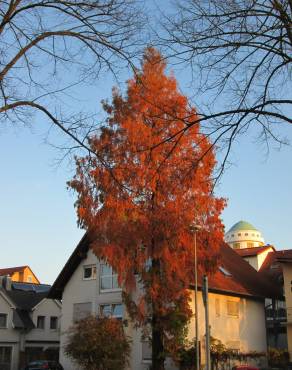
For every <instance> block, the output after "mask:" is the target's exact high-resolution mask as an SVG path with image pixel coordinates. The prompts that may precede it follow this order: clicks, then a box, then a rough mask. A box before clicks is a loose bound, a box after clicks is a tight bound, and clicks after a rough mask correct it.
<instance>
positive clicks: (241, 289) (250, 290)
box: [49, 234, 282, 299]
mask: <svg viewBox="0 0 292 370" xmlns="http://www.w3.org/2000/svg"><path fill="white" fill-rule="evenodd" d="M89 248H90V238H89V236H88V234H85V235H84V236H83V238H82V239H81V241H80V242H79V244H78V245H77V247H76V248H75V250H74V251H73V253H72V255H71V256H70V258H69V260H68V261H67V263H66V264H65V266H64V267H63V269H62V271H61V272H60V274H59V276H58V277H57V279H56V281H55V282H54V284H53V286H52V288H51V291H50V293H49V298H58V299H61V298H62V293H63V290H64V288H65V286H66V284H67V283H68V281H69V280H70V278H71V276H72V274H73V273H74V271H75V270H76V268H77V267H78V265H79V264H80V263H81V261H82V260H83V259H84V258H86V254H87V252H88V250H89ZM219 253H220V259H219V263H218V267H217V270H216V272H215V273H213V274H212V275H210V276H209V289H210V291H213V292H215V293H216V292H218V293H221V294H222V293H223V294H224V293H226V294H231V295H239V296H249V297H251V298H252V297H254V298H261V299H263V298H264V297H279V296H281V295H282V294H281V291H280V290H279V289H278V287H277V285H275V284H274V283H273V282H271V281H270V280H267V279H264V278H262V277H261V276H260V275H259V274H258V272H257V271H256V270H255V269H254V268H253V267H251V266H250V265H249V264H248V263H247V262H246V261H245V260H244V259H243V258H242V257H241V256H239V255H238V254H237V253H236V252H235V251H234V250H233V249H232V248H231V247H229V245H228V244H226V243H223V244H222V245H221V247H220V251H219ZM198 275H199V276H198V282H199V288H200V287H201V282H202V278H203V274H202V273H200V272H199V274H198Z"/></svg>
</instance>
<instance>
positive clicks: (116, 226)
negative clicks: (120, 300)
mask: <svg viewBox="0 0 292 370" xmlns="http://www.w3.org/2000/svg"><path fill="white" fill-rule="evenodd" d="M165 67H166V65H165V62H164V61H163V60H162V58H161V55H160V54H159V53H158V52H157V51H156V50H154V49H151V48H149V49H147V50H146V52H145V55H144V60H143V64H142V69H141V71H140V72H137V74H136V75H135V77H134V78H133V79H132V80H130V81H129V82H128V90H127V95H126V97H125V98H124V97H122V96H121V95H120V94H119V93H118V92H117V91H114V93H113V101H112V104H111V105H109V104H104V108H105V110H106V111H107V113H108V121H107V125H106V126H105V127H103V129H102V130H101V132H100V135H98V136H96V137H93V138H91V140H90V145H91V149H92V151H94V152H96V153H97V154H98V157H99V158H100V157H102V158H103V161H104V162H105V163H106V166H104V164H101V163H100V162H99V160H98V159H97V158H92V157H87V158H81V159H78V160H77V172H76V176H75V178H74V180H73V181H72V182H71V187H73V188H74V189H75V190H76V191H77V193H78V200H77V211H78V217H79V221H80V223H81V225H83V226H84V227H85V228H86V229H87V230H89V231H90V232H92V234H93V235H94V241H93V244H92V246H93V249H94V251H95V253H96V254H97V256H98V257H100V258H102V259H104V260H106V261H107V262H108V263H109V264H110V265H112V266H113V268H114V269H115V270H116V271H117V272H118V274H119V282H120V283H121V284H122V286H123V287H124V289H125V291H126V292H127V293H129V294H130V293H131V292H132V291H133V290H134V289H135V287H136V283H137V277H139V281H140V283H141V284H142V286H143V288H144V290H143V292H144V293H143V295H142V298H141V301H140V302H136V303H137V306H136V312H137V311H139V312H140V313H142V311H143V309H142V305H141V302H146V304H147V303H148V304H149V305H150V304H152V309H153V302H154V303H155V310H156V314H158V315H160V316H161V318H163V317H168V315H170V314H172V313H173V312H178V311H179V312H181V313H185V315H186V317H189V315H190V308H189V294H188V290H187V289H188V287H189V285H190V284H191V283H192V282H193V275H194V234H193V233H192V231H191V228H190V225H191V224H193V223H194V222H195V223H198V224H200V225H201V227H202V230H201V231H200V232H199V233H198V247H199V257H201V265H202V266H204V268H209V267H212V264H213V263H214V261H215V260H216V255H217V249H218V245H219V243H220V242H221V240H222V237H223V225H222V223H221V220H220V213H221V211H222V209H223V207H224V200H222V199H217V198H216V197H214V196H213V195H212V186H213V183H212V180H211V177H212V172H213V170H214V166H215V163H216V162H215V156H214V152H213V150H212V147H211V144H210V142H209V140H208V139H207V137H205V136H204V135H203V134H202V133H200V129H199V128H200V125H199V117H198V116H197V114H196V111H195V109H194V108H192V107H190V106H189V104H188V101H187V98H186V97H185V96H183V95H182V94H180V93H179V92H178V89H177V84H176V81H175V79H174V77H169V76H167V75H166V74H165ZM190 123H195V124H194V125H192V127H190V128H189V129H188V130H185V128H186V126H187V125H188V124H190ZM153 261H156V262H157V261H158V262H159V263H158V265H157V266H154V265H153ZM145 312H147V310H146V311H145ZM138 316H139V320H140V321H142V318H143V315H137V317H138ZM161 322H165V327H164V329H165V330H166V331H167V320H161ZM163 325H164V324H163Z"/></svg>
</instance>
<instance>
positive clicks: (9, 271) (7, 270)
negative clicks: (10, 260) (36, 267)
mask: <svg viewBox="0 0 292 370" xmlns="http://www.w3.org/2000/svg"><path fill="white" fill-rule="evenodd" d="M27 267H28V266H17V267H8V268H4V269H0V276H4V275H9V276H11V275H13V274H14V273H15V272H21V271H23V270H24V269H26V268H27Z"/></svg>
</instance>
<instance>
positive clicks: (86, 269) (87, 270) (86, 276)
mask: <svg viewBox="0 0 292 370" xmlns="http://www.w3.org/2000/svg"><path fill="white" fill-rule="evenodd" d="M92 279H96V266H95V265H85V266H83V280H92Z"/></svg>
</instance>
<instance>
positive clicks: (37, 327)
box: [36, 315, 46, 330]
mask: <svg viewBox="0 0 292 370" xmlns="http://www.w3.org/2000/svg"><path fill="white" fill-rule="evenodd" d="M40 317H42V318H43V320H44V321H43V323H44V325H43V327H42V328H41V327H39V326H38V324H39V318H40ZM45 328H46V316H44V315H38V316H37V322H36V329H38V330H45Z"/></svg>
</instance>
